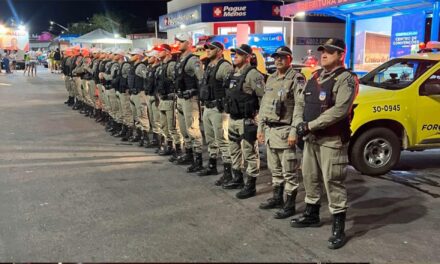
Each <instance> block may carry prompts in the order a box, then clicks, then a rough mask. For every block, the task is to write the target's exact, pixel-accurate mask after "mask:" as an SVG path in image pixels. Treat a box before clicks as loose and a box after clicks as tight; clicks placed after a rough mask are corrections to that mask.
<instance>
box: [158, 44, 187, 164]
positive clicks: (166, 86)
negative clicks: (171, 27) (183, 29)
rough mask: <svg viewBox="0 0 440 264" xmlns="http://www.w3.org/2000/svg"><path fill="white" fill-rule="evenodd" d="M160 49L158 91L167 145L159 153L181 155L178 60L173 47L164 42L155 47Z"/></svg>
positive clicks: (161, 122)
mask: <svg viewBox="0 0 440 264" xmlns="http://www.w3.org/2000/svg"><path fill="white" fill-rule="evenodd" d="M155 49H156V50H157V51H159V54H158V56H159V60H160V61H161V65H160V68H159V71H158V73H157V76H156V87H157V92H158V94H159V96H160V104H159V111H160V124H161V130H162V132H163V134H164V136H165V141H166V142H167V144H166V146H165V147H164V148H163V149H162V150H161V151H159V155H161V156H167V155H174V156H180V155H181V154H182V143H183V142H182V134H180V130H179V127H178V125H177V116H176V103H177V102H176V99H177V98H176V94H175V86H174V83H173V80H174V76H175V74H174V68H175V64H176V60H174V59H173V57H172V55H171V47H170V45H168V44H162V45H160V46H158V47H156V48H155Z"/></svg>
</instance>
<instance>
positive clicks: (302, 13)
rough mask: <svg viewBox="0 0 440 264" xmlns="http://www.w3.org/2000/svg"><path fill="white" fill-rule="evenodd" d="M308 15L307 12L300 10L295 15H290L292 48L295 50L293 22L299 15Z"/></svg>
mask: <svg viewBox="0 0 440 264" xmlns="http://www.w3.org/2000/svg"><path fill="white" fill-rule="evenodd" d="M305 15H306V13H305V12H298V13H296V14H295V15H293V16H291V17H290V50H291V51H292V52H293V22H294V20H295V18H297V17H304V16H305Z"/></svg>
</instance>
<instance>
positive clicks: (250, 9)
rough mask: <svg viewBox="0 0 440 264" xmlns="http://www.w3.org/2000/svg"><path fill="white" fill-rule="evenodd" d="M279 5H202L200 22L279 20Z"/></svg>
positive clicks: (261, 3)
mask: <svg viewBox="0 0 440 264" xmlns="http://www.w3.org/2000/svg"><path fill="white" fill-rule="evenodd" d="M280 5H281V3H280V2H270V1H249V2H230V3H212V4H202V21H203V22H217V21H243V20H279V19H281V17H280Z"/></svg>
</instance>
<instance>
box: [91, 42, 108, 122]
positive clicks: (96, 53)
mask: <svg viewBox="0 0 440 264" xmlns="http://www.w3.org/2000/svg"><path fill="white" fill-rule="evenodd" d="M92 53H93V58H94V59H93V66H92V79H93V83H94V86H95V90H94V94H93V97H92V98H93V102H94V106H95V112H96V115H95V120H96V122H98V123H99V122H101V121H104V120H105V114H104V111H103V110H104V102H103V100H102V96H101V91H102V90H101V89H102V86H101V84H100V82H99V70H100V69H99V67H100V65H101V64H102V61H103V59H104V56H103V54H104V53H103V51H102V50H100V49H97V48H95V49H93V51H92Z"/></svg>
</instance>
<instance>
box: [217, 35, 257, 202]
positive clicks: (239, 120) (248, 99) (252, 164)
mask: <svg viewBox="0 0 440 264" xmlns="http://www.w3.org/2000/svg"><path fill="white" fill-rule="evenodd" d="M232 52H233V53H235V56H234V66H235V73H233V74H231V75H230V77H229V81H228V83H229V85H228V87H229V88H228V89H227V94H226V106H225V107H226V111H227V113H229V116H230V119H229V127H228V134H229V151H230V153H231V157H232V170H233V174H234V178H233V179H232V180H231V181H229V182H226V183H224V184H223V188H225V189H241V188H243V185H244V181H243V173H242V172H241V165H242V159H245V160H246V162H247V169H246V174H247V182H246V185H245V186H244V188H243V189H242V190H241V191H240V192H238V193H237V194H236V197H237V198H239V199H246V198H250V197H252V196H255V194H256V186H255V183H256V180H257V177H258V175H259V173H260V157H259V153H258V142H257V140H256V139H257V124H256V120H255V119H256V116H257V111H258V108H259V98H260V97H262V96H263V94H264V77H263V75H262V74H261V73H260V72H259V71H258V70H257V69H255V67H253V66H251V64H250V61H251V58H252V48H251V47H250V46H249V45H247V44H242V45H240V47H238V48H236V49H232Z"/></svg>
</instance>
